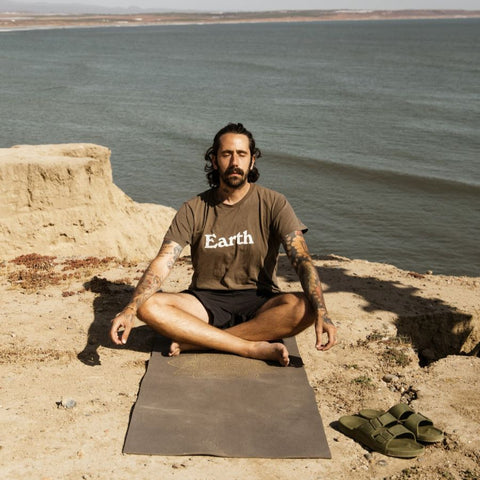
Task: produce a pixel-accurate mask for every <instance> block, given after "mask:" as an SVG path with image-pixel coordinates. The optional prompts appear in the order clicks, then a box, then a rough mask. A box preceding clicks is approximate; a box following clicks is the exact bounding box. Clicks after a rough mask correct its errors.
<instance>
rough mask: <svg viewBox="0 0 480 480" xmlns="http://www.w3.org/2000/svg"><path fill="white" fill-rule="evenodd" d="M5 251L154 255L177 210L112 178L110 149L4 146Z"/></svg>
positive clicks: (1, 212) (0, 222)
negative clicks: (134, 195) (138, 198)
mask: <svg viewBox="0 0 480 480" xmlns="http://www.w3.org/2000/svg"><path fill="white" fill-rule="evenodd" d="M0 191H1V192H2V195H1V197H2V201H1V203H0V255H1V256H2V257H5V258H11V257H15V256H17V255H20V254H22V253H25V252H29V251H35V252H36V253H38V254H44V255H59V256H78V255H96V256H114V257H117V258H121V259H126V260H139V259H148V258H152V257H153V256H154V255H155V253H156V252H157V250H158V248H159V246H160V243H161V240H162V238H163V235H164V234H165V231H166V229H167V228H168V225H169V223H170V221H171V219H172V217H173V215H174V213H175V212H174V210H173V209H172V208H168V207H163V206H160V205H153V204H139V203H136V202H134V201H133V200H132V199H131V198H129V197H128V196H127V195H126V194H125V193H123V192H122V191H121V190H120V189H119V188H118V187H117V186H116V185H115V184H114V183H113V181H112V169H111V164H110V150H109V149H108V148H106V147H102V146H98V145H91V144H64V145H39V146H29V145H21V146H16V147H12V148H3V149H0Z"/></svg>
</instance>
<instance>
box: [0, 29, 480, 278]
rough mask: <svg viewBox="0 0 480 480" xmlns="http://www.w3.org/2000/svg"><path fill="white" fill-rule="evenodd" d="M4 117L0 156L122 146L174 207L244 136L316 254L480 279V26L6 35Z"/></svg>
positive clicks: (123, 182) (138, 177)
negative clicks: (223, 131) (20, 150)
mask: <svg viewBox="0 0 480 480" xmlns="http://www.w3.org/2000/svg"><path fill="white" fill-rule="evenodd" d="M0 112H1V114H0V147H2V148H5V147H10V146H12V145H18V144H42V143H64V142H91V143H97V144H101V145H105V146H108V147H109V148H110V149H111V150H112V158H111V161H112V166H113V175H114V181H115V183H116V184H117V185H118V186H119V187H120V188H122V189H123V190H124V191H125V192H126V193H127V194H128V195H129V196H131V197H132V198H133V199H134V200H136V201H139V202H151V203H159V204H163V205H169V206H173V207H175V208H178V207H179V206H180V205H181V203H182V202H183V201H184V200H186V199H188V198H190V197H192V196H193V195H195V194H196V193H198V192H200V191H203V190H205V189H206V188H207V183H206V179H205V175H204V172H203V167H204V160H203V154H204V152H205V150H206V149H207V148H208V147H209V146H210V143H211V139H212V138H213V136H214V134H215V133H216V131H217V130H218V129H220V128H221V127H222V126H224V125H225V124H226V123H228V122H231V121H234V122H243V123H244V124H245V125H246V126H247V128H249V129H250V130H252V131H253V133H254V135H255V138H256V140H257V144H258V146H259V147H260V148H261V150H262V152H263V156H262V158H260V160H259V161H258V168H259V170H260V174H261V176H260V180H259V182H260V183H261V184H263V185H265V186H267V187H270V188H273V189H275V190H278V191H281V192H282V193H284V194H285V195H286V196H287V198H288V199H289V200H290V202H291V203H292V205H293V207H294V209H295V210H296V212H297V214H298V216H299V217H300V218H301V219H302V220H303V221H304V223H306V224H307V225H308V226H309V228H310V230H309V232H308V234H307V241H308V244H309V247H310V250H311V251H312V253H314V254H317V255H327V254H331V253H334V254H337V255H342V256H346V257H350V258H362V259H365V260H369V261H380V262H386V263H391V264H394V265H396V266H398V267H401V268H405V269H408V270H414V271H417V272H425V271H427V270H431V271H433V272H434V273H443V274H455V275H470V276H478V275H480V247H479V245H480V241H479V236H480V235H479V234H480V20H479V19H452V20H408V21H362V22H354V21H351V22H348V21H345V22H315V23H280V24H267V23H265V24H232V25H188V26H185V25H184V26H181V25H170V26H154V27H120V28H115V27H109V28H73V29H51V30H28V31H16V32H14V31H4V32H0ZM141 234H142V232H138V235H141ZM160 242H161V237H160V236H159V243H160ZM72 253H73V252H72Z"/></svg>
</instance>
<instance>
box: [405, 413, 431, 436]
mask: <svg viewBox="0 0 480 480" xmlns="http://www.w3.org/2000/svg"><path fill="white" fill-rule="evenodd" d="M402 423H403V424H404V425H405V427H406V428H408V429H409V430H411V431H412V432H414V433H415V435H418V427H426V426H433V422H432V421H431V420H430V419H429V418H427V417H425V416H424V415H422V414H421V413H412V415H410V416H409V417H408V418H407V419H406V420H403V421H402Z"/></svg>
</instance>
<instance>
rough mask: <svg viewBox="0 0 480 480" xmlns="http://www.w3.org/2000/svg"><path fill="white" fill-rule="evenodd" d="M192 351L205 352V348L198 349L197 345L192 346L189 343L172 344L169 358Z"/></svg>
mask: <svg viewBox="0 0 480 480" xmlns="http://www.w3.org/2000/svg"><path fill="white" fill-rule="evenodd" d="M192 350H206V348H202V347H199V346H198V345H192V344H190V343H180V342H172V343H171V344H170V351H169V352H168V356H169V357H176V356H177V355H180V353H182V352H190V351H192Z"/></svg>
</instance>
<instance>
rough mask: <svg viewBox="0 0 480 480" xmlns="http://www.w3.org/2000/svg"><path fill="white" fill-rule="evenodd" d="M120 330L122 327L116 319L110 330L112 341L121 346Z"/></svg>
mask: <svg viewBox="0 0 480 480" xmlns="http://www.w3.org/2000/svg"><path fill="white" fill-rule="evenodd" d="M119 328H120V325H119V324H118V322H117V320H116V319H114V320H113V321H112V327H111V328H110V340H112V342H113V343H115V344H116V345H120V343H121V342H120V340H119V338H118V329H119Z"/></svg>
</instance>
